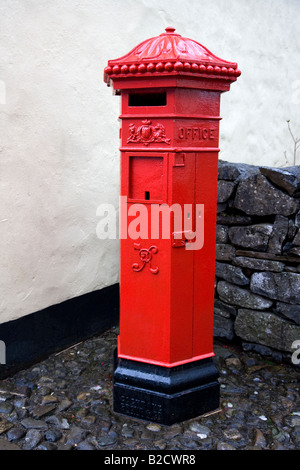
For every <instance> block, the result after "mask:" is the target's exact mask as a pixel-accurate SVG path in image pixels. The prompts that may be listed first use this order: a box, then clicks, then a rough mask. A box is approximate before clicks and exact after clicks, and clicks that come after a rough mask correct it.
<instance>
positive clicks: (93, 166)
mask: <svg viewBox="0 0 300 470" xmlns="http://www.w3.org/2000/svg"><path fill="white" fill-rule="evenodd" d="M299 24H300V2H299V0H214V1H213V2H208V1H207V0H206V1H204V0H185V1H184V0H147V1H146V0H77V1H76V0H50V1H49V0H0V32H1V35H0V57H1V61H0V126H1V127H0V128H1V138H0V234H1V246H0V323H1V322H5V321H8V320H12V319H15V318H18V317H20V316H23V315H26V314H29V313H32V312H34V311H37V310H39V309H42V308H44V307H47V306H49V305H52V304H56V303H58V302H61V301H64V300H66V299H68V298H71V297H76V296H79V295H81V294H84V293H87V292H90V291H93V290H95V289H99V288H102V287H104V286H107V285H110V284H113V283H115V282H117V281H118V263H119V259H118V241H117V240H99V239H98V238H97V235H96V226H97V223H98V221H99V217H97V216H96V210H97V207H98V206H99V204H101V203H111V204H114V205H115V206H117V205H118V192H119V154H118V146H119V140H118V127H119V124H118V121H117V117H118V114H119V98H118V97H114V96H112V91H111V89H110V88H107V87H106V85H105V84H104V83H103V80H102V75H103V68H104V67H105V65H106V63H107V60H108V59H114V58H117V57H120V56H122V55H123V54H125V53H126V52H128V51H129V50H130V49H131V48H132V47H133V46H135V45H137V44H138V43H139V42H141V41H143V40H144V39H147V38H149V37H152V36H156V35H158V34H160V33H161V32H164V28H165V27H166V26H174V27H176V32H178V33H179V34H182V35H183V36H187V37H190V38H192V39H195V40H197V41H198V42H200V43H202V44H204V45H205V46H206V47H208V49H210V50H211V51H212V52H213V53H215V54H216V55H219V56H220V57H222V58H224V59H226V60H232V61H237V62H238V64H239V67H240V68H241V70H242V75H241V77H240V78H239V79H238V81H237V83H235V84H233V86H232V88H231V91H230V92H229V93H226V94H224V95H223V97H222V108H221V115H222V116H223V121H222V123H221V139H220V146H221V153H220V157H221V158H222V159H223V160H230V161H241V162H246V163H253V164H263V165H276V166H283V165H285V164H286V159H285V158H287V159H288V163H289V164H292V163H293V141H292V139H291V136H290V135H289V133H288V129H287V124H286V120H287V119H290V121H291V126H292V128H293V130H294V132H295V135H297V136H299V137H300V115H299V104H300V70H299V62H300V61H299V55H298V51H299V50H300V35H299V32H298V29H299ZM284 152H286V157H285V156H284ZM299 161H300V155H299Z"/></svg>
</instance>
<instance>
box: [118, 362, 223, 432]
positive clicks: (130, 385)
mask: <svg viewBox="0 0 300 470" xmlns="http://www.w3.org/2000/svg"><path fill="white" fill-rule="evenodd" d="M218 376H219V374H218V371H217V369H216V367H215V365H214V364H213V361H212V359H211V358H209V359H203V360H201V361H196V362H190V363H188V364H184V365H180V366H176V367H172V368H168V367H161V366H156V365H152V364H145V363H142V362H136V361H131V360H127V359H118V358H115V371H114V388H113V398H114V411H115V412H117V413H121V414H124V415H127V416H132V417H134V418H139V419H143V420H146V421H151V422H156V423H160V424H165V425H171V424H174V423H179V422H182V421H185V420H188V419H191V418H196V417H197V416H201V415H203V414H205V413H208V412H210V411H213V410H215V409H217V408H219V395H220V391H219V390H220V386H219V382H218V380H217V379H218Z"/></svg>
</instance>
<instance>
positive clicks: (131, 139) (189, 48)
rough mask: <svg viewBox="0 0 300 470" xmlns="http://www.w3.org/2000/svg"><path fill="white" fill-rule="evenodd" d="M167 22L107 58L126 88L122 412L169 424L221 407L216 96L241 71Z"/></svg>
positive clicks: (109, 70) (117, 392)
mask: <svg viewBox="0 0 300 470" xmlns="http://www.w3.org/2000/svg"><path fill="white" fill-rule="evenodd" d="M174 31H175V30H174V28H167V29H166V32H165V33H163V34H161V35H160V36H158V37H155V38H151V39H148V40H146V41H144V42H142V43H141V44H139V45H138V46H137V47H135V48H134V49H133V50H132V51H131V52H129V53H128V54H126V55H125V56H123V57H121V58H119V59H116V60H110V61H109V62H108V66H107V67H106V68H105V71H104V80H105V82H106V83H107V84H108V85H112V86H113V88H114V91H115V93H116V94H119V95H121V99H122V111H121V113H122V114H121V116H120V119H121V122H122V126H121V148H120V151H121V207H120V213H121V231H120V234H121V237H120V238H121V241H120V244H121V266H120V335H119V337H118V348H117V361H116V362H117V363H116V368H115V372H114V410H115V411H116V412H119V413H122V414H126V415H130V416H134V417H137V418H142V419H145V420H150V421H155V422H159V423H162V424H172V423H175V422H180V421H183V420H186V419H190V418H192V417H195V416H199V415H201V414H204V413H206V412H208V411H211V410H213V409H215V408H217V407H218V406H219V383H218V380H217V379H218V373H217V370H216V368H215V366H214V364H213V361H212V357H213V356H214V353H213V312H214V279H215V276H214V274H215V240H216V203H217V181H218V152H219V148H218V145H219V121H220V119H221V118H220V115H219V109H220V95H221V93H222V92H224V91H227V90H229V88H230V84H231V83H232V82H234V81H235V80H236V78H237V77H238V76H239V75H240V71H239V70H238V68H237V64H236V63H232V62H226V61H224V60H222V59H219V58H218V57H216V56H215V55H213V54H212V53H211V52H209V51H208V50H207V49H206V48H205V47H203V46H202V45H200V44H199V43H197V42H195V41H193V40H191V39H187V38H183V37H181V36H180V35H179V34H176V33H175V32H174Z"/></svg>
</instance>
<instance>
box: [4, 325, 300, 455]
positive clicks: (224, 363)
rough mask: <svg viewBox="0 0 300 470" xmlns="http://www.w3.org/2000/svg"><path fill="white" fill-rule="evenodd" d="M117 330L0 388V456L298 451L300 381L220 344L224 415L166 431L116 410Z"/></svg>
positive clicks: (284, 368)
mask: <svg viewBox="0 0 300 470" xmlns="http://www.w3.org/2000/svg"><path fill="white" fill-rule="evenodd" d="M117 333H118V330H117V329H116V328H112V329H111V330H109V331H106V332H105V333H103V334H101V335H99V336H97V337H94V338H92V339H89V340H87V341H84V342H82V343H81V344H78V345H76V346H74V347H71V348H69V349H67V350H65V351H62V352H60V353H58V354H53V355H52V356H50V357H49V358H48V359H46V360H44V361H42V362H40V363H38V364H36V365H34V366H32V367H30V368H28V369H27V370H24V371H20V372H18V373H17V374H15V375H14V376H13V377H10V378H8V379H6V380H2V381H0V450H19V449H20V450H36V449H37V450H128V451H136V450H155V451H168V450H170V451H195V452H196V451H198V450H261V449H269V450H281V449H282V450H295V449H300V398H299V397H300V395H299V387H300V381H299V378H300V374H299V369H297V368H295V367H293V366H290V365H288V364H277V363H272V362H268V361H266V360H265V359H264V358H262V357H261V356H259V355H256V354H254V353H251V352H248V353H246V352H244V351H242V350H240V349H239V348H238V347H234V346H228V345H222V344H215V346H214V351H215V354H216V357H215V364H216V366H217V368H218V370H219V373H220V379H219V380H220V384H221V399H220V408H219V409H218V410H216V411H215V412H213V413H210V414H208V415H206V416H202V417H198V418H195V419H192V420H189V421H185V422H183V423H180V424H175V425H172V426H162V425H158V424H155V423H150V422H147V421H141V420H137V419H133V418H130V417H128V416H121V415H119V414H116V413H114V412H113V411H112V372H113V369H112V367H113V366H112V363H113V351H114V349H115V346H116V336H117Z"/></svg>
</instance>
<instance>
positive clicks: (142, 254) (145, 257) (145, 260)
mask: <svg viewBox="0 0 300 470" xmlns="http://www.w3.org/2000/svg"><path fill="white" fill-rule="evenodd" d="M133 247H134V249H135V250H139V258H140V260H141V262H142V264H141V265H139V264H138V263H134V264H133V265H132V269H133V270H134V271H135V272H140V271H142V270H143V269H144V267H145V266H146V264H148V266H149V270H150V272H151V273H152V274H157V273H158V267H157V266H156V267H155V268H153V267H152V266H151V260H152V254H155V253H157V252H158V248H157V246H154V245H152V246H150V248H149V249H147V248H141V245H140V244H139V243H134V245H133Z"/></svg>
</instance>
